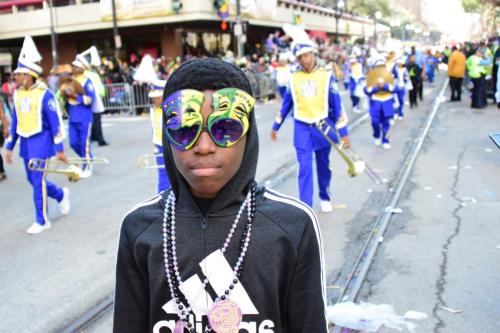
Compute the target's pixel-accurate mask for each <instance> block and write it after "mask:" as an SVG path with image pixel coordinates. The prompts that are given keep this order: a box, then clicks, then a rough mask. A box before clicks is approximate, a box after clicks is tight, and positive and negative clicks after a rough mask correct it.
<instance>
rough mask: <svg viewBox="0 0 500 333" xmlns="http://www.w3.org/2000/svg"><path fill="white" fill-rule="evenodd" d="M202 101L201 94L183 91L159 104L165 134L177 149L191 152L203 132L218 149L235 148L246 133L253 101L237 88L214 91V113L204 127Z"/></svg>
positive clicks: (191, 90)
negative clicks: (163, 118)
mask: <svg viewBox="0 0 500 333" xmlns="http://www.w3.org/2000/svg"><path fill="white" fill-rule="evenodd" d="M204 98H205V94H204V93H203V92H201V91H198V90H193V89H183V90H179V91H177V92H175V93H173V94H172V95H170V96H168V97H167V98H166V99H165V101H164V102H163V103H162V109H163V112H164V113H165V129H164V130H165V135H166V137H167V139H168V141H169V142H170V144H171V145H173V146H174V147H175V148H177V149H178V150H189V149H191V148H192V147H193V146H194V145H195V143H196V141H197V140H198V138H199V137H200V134H201V132H203V131H206V132H208V134H209V135H210V137H211V138H212V140H213V142H214V143H215V144H216V145H217V146H219V147H224V148H227V147H231V146H233V145H235V144H236V143H237V142H238V141H239V140H241V138H242V137H244V136H245V134H246V133H247V132H248V128H249V127H250V122H249V116H250V112H252V110H253V107H254V105H255V98H253V97H252V96H251V95H249V94H248V93H247V92H245V91H243V90H240V89H237V88H224V89H220V90H217V91H215V92H214V93H213V95H212V107H213V112H212V113H211V114H210V115H209V116H208V118H207V122H206V124H207V125H206V126H205V127H204V126H203V115H202V113H201V106H202V104H203V100H204Z"/></svg>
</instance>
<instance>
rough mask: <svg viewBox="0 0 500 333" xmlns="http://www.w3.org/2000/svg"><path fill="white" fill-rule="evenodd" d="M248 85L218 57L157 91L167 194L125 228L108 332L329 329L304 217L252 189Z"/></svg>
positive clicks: (300, 210)
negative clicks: (160, 96) (160, 99)
mask: <svg viewBox="0 0 500 333" xmlns="http://www.w3.org/2000/svg"><path fill="white" fill-rule="evenodd" d="M251 94H252V90H251V87H250V83H249V81H248V79H247V78H246V76H245V75H244V73H243V72H242V71H240V70H239V69H238V68H237V67H235V66H233V65H231V64H229V63H226V62H223V61H221V60H216V59H196V60H193V61H190V62H187V63H185V64H183V65H181V66H180V67H179V68H178V69H177V70H176V71H175V72H174V73H173V74H172V76H171V77H170V78H169V80H168V82H167V85H166V86H165V90H164V102H163V105H162V108H163V112H164V113H163V133H164V134H163V152H164V157H165V162H166V163H167V164H169V165H171V166H172V167H171V168H169V169H168V174H169V178H170V181H171V189H170V190H169V191H166V192H162V193H160V194H159V195H158V196H156V197H154V198H152V199H150V200H149V201H146V202H144V203H142V204H140V205H139V206H137V207H136V208H135V209H133V210H132V211H131V212H130V213H128V214H127V216H126V217H125V219H124V221H123V225H122V228H121V235H120V243H119V248H118V261H117V268H116V269H117V272H116V293H115V309H114V329H113V331H114V332H115V333H126V332H133V333H137V332H157V333H158V332H175V333H177V332H197V333H204V332H219V333H221V332H234V333H236V332H240V330H243V332H249V333H270V332H282V333H285V332H293V333H300V332H319V333H325V332H327V324H326V318H325V295H326V294H325V288H324V286H325V285H324V282H325V281H324V271H323V258H322V244H321V235H320V232H319V225H318V221H317V220H316V217H315V215H314V213H313V211H312V210H311V209H310V208H309V207H308V206H306V205H305V204H303V203H301V202H300V201H298V200H296V199H293V198H290V197H286V196H283V195H281V194H279V193H276V192H274V191H271V190H269V189H266V188H263V187H260V186H258V185H256V183H255V180H254V179H255V172H256V167H257V157H258V146H259V144H258V135H257V127H256V120H255V115H254V110H253V106H254V103H255V100H254V98H253V97H252V96H251Z"/></svg>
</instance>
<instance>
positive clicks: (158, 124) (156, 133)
mask: <svg viewBox="0 0 500 333" xmlns="http://www.w3.org/2000/svg"><path fill="white" fill-rule="evenodd" d="M162 115H163V112H162V109H161V108H156V107H152V108H151V109H150V110H149V117H150V119H151V126H152V127H153V143H154V144H155V145H158V146H162V133H163V131H162V122H163V119H162Z"/></svg>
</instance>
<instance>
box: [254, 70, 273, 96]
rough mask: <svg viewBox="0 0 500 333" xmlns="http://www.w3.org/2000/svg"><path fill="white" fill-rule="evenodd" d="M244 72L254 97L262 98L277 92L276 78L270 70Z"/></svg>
mask: <svg viewBox="0 0 500 333" xmlns="http://www.w3.org/2000/svg"><path fill="white" fill-rule="evenodd" d="M246 74H247V77H248V80H249V81H250V84H251V86H252V91H253V94H254V96H255V98H257V99H264V98H267V97H270V96H273V95H275V94H276V93H277V89H278V88H277V84H276V79H275V78H274V77H273V75H272V73H271V72H270V71H266V72H262V73H255V72H246Z"/></svg>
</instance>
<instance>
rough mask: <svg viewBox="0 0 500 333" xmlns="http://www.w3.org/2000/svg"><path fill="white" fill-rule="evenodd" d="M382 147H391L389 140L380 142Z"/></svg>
mask: <svg viewBox="0 0 500 333" xmlns="http://www.w3.org/2000/svg"><path fill="white" fill-rule="evenodd" d="M382 148H384V149H391V144H390V143H389V142H384V143H383V144H382Z"/></svg>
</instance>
